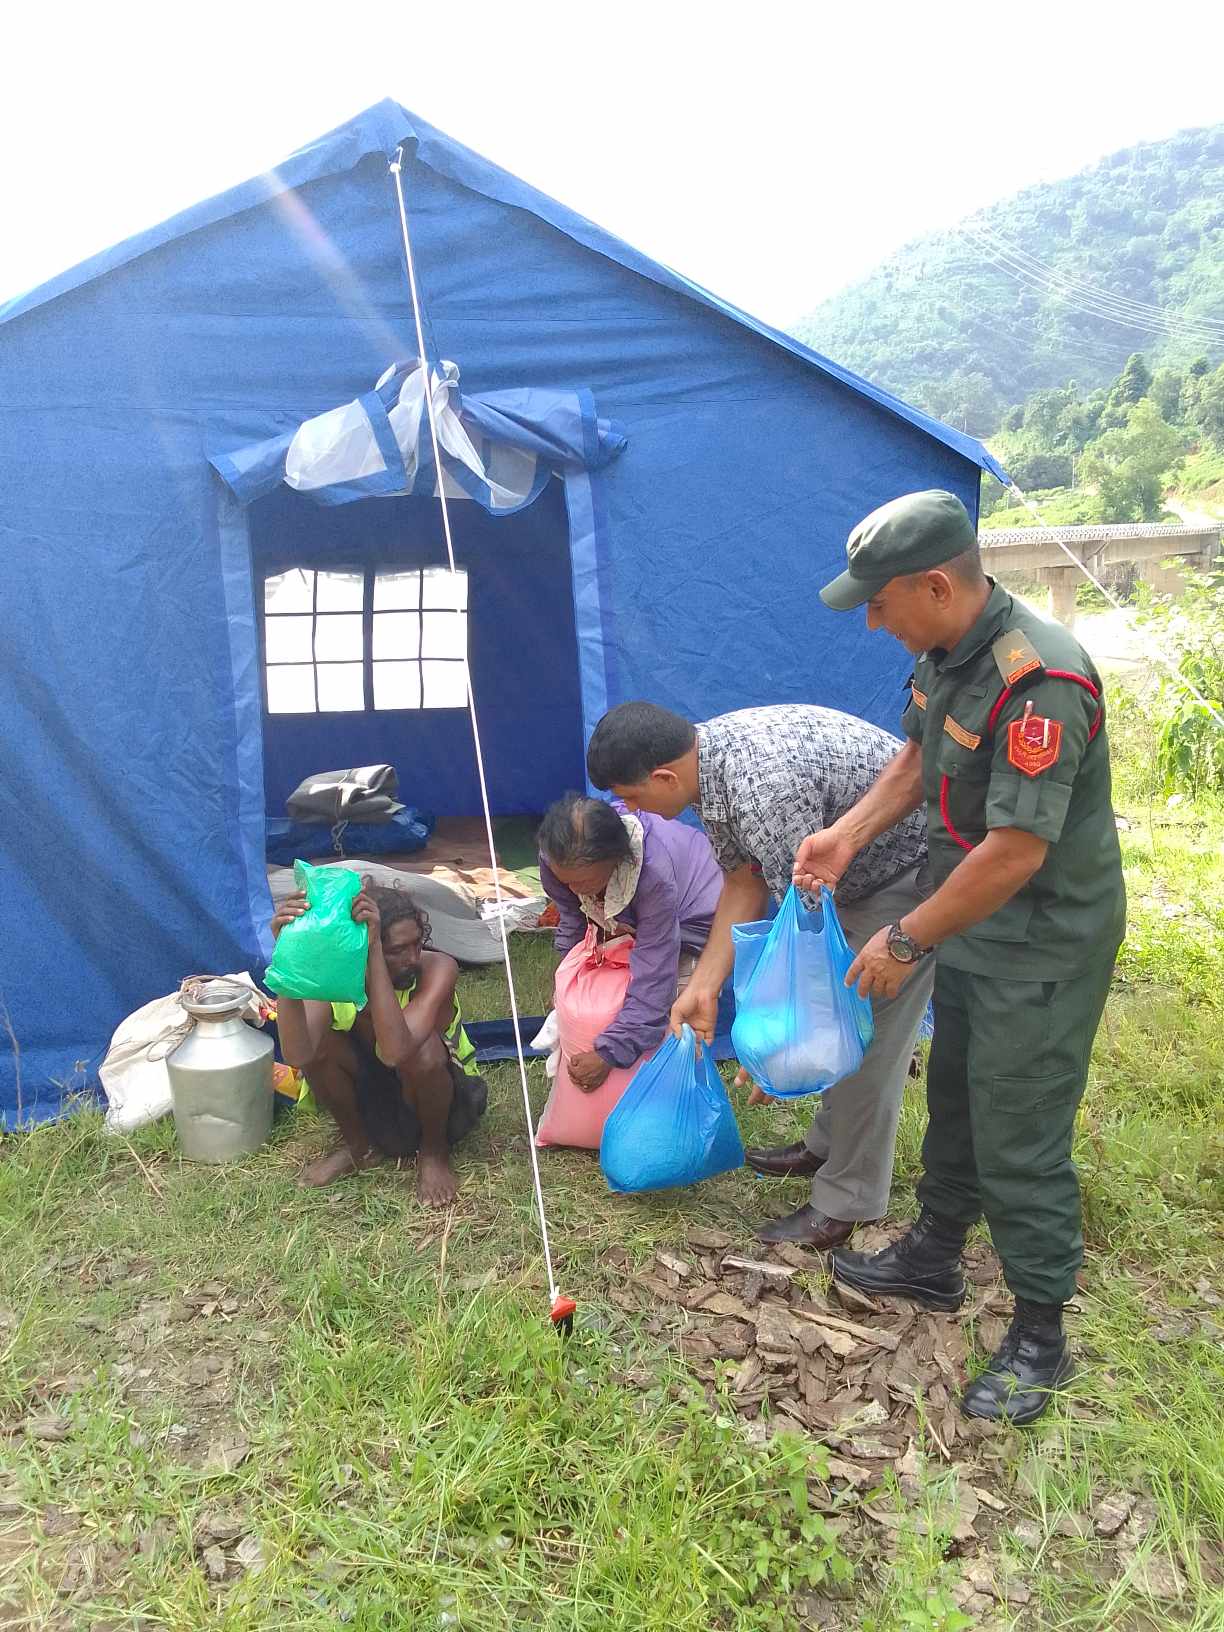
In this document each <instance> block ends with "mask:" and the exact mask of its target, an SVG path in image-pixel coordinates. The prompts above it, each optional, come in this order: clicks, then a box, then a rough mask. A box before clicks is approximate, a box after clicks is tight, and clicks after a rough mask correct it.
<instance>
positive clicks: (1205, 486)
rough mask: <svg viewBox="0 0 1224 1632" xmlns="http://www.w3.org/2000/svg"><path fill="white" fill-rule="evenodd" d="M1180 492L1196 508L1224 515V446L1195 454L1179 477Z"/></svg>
mask: <svg viewBox="0 0 1224 1632" xmlns="http://www.w3.org/2000/svg"><path fill="white" fill-rule="evenodd" d="M1177 486H1178V491H1179V493H1180V494H1181V495H1182V497H1184V498H1186V499H1188V500H1189V502H1190V504H1191V505H1192V506H1193V507H1194V508H1195V509H1196V510H1203V511H1206V512H1207V513H1208V514H1209V515H1216V516H1219V515H1224V449H1220V448H1211V447H1205V448H1200V449H1199V451H1198V452H1197V453H1192V454H1191V455H1190V456H1189V458H1188V459H1187V460H1186V462H1185V464H1184V466H1183V467H1182V470H1181V473H1180V475H1179V476H1178V478H1177Z"/></svg>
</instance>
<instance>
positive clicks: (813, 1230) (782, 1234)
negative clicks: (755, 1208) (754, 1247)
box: [756, 1206, 858, 1252]
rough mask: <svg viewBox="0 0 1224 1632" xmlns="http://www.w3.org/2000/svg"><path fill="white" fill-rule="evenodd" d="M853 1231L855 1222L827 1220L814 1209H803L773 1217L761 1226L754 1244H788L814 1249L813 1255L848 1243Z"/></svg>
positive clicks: (856, 1226)
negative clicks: (784, 1215)
mask: <svg viewBox="0 0 1224 1632" xmlns="http://www.w3.org/2000/svg"><path fill="white" fill-rule="evenodd" d="M857 1228H858V1220H857V1219H851V1221H850V1223H849V1224H847V1223H845V1222H844V1221H843V1220H842V1219H840V1218H830V1217H829V1215H828V1214H827V1213H818V1212H817V1211H816V1209H815V1207H812V1206H807V1207H800V1208H799V1210H798V1211H797V1212H794V1213H787V1215H786V1217H785V1218H774V1219H771V1220H770V1222H769V1223H768V1224H762V1225H761V1227H760V1229H759V1230H758V1231H757V1232H756V1236H757V1240H758V1241H767V1242H769V1243H770V1244H772V1243H774V1242H776V1241H792V1242H794V1244H795V1245H796V1246H798V1247H814V1248H815V1250H816V1251H817V1252H828V1251H829V1250H830V1248H832V1247H840V1246H841V1244H842V1242H843V1241H848V1240H849V1239H850V1237H851V1235H852V1234H853V1233H854V1231H855V1230H856V1229H857Z"/></svg>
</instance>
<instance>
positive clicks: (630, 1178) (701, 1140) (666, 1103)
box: [599, 1026, 744, 1195]
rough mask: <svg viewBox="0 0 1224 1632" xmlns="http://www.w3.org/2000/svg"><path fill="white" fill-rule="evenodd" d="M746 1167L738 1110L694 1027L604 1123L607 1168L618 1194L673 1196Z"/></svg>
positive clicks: (637, 1079) (602, 1157)
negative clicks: (663, 1193)
mask: <svg viewBox="0 0 1224 1632" xmlns="http://www.w3.org/2000/svg"><path fill="white" fill-rule="evenodd" d="M743 1161H744V1147H743V1145H742V1144H741V1143H740V1136H739V1128H738V1127H737V1126H736V1122H735V1112H734V1111H733V1110H732V1109H731V1101H730V1100H729V1099H728V1098H727V1090H726V1089H725V1088H724V1087H723V1085H722V1078H721V1077H720V1076H719V1074H718V1068H717V1067H716V1066H715V1064H714V1056H713V1055H712V1054H711V1052H710V1050H709V1049H708V1048H703V1049H701V1050H700V1051H699V1050H698V1047H697V1039H696V1037H694V1035H693V1033H692V1031H691V1030H690V1029H689V1027H688V1026H685V1027H684V1030H683V1032H682V1034H681V1035H680V1036H679V1037H669V1038H668V1039H667V1041H666V1042H665V1043H664V1044H663V1046H662V1047H661V1048H660V1049H659V1051H658V1053H657V1054H656V1055H655V1056H654V1058H653V1059H649V1060H647V1061H646V1063H645V1065H643V1066H640V1067H639V1068H638V1070H637V1072H636V1073H635V1074H634V1076H633V1077H632V1079H631V1080H630V1083H629V1086H628V1087H627V1088H626V1089H625V1092H624V1093H623V1094H622V1095H621V1098H620V1100H619V1102H618V1103H617V1105H616V1108H615V1110H614V1111H613V1112H612V1114H611V1115H610V1116H609V1118H608V1120H607V1121H606V1122H605V1123H604V1130H603V1139H602V1140H601V1142H600V1146H599V1165H600V1166H601V1167H602V1168H603V1172H604V1178H605V1179H607V1181H608V1185H609V1187H610V1188H611V1189H613V1190H619V1191H620V1192H621V1194H622V1195H625V1194H628V1193H629V1192H631V1191H635V1190H671V1189H675V1188H677V1187H678V1186H680V1185H687V1184H697V1183H699V1182H700V1181H701V1180H702V1179H712V1178H713V1177H714V1175H715V1174H716V1173H727V1172H730V1170H731V1169H732V1168H734V1167H740V1166H742V1165H743Z"/></svg>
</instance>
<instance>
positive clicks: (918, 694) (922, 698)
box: [910, 682, 927, 708]
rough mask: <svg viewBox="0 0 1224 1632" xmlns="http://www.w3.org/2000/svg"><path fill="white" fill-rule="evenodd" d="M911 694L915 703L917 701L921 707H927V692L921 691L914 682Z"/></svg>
mask: <svg viewBox="0 0 1224 1632" xmlns="http://www.w3.org/2000/svg"><path fill="white" fill-rule="evenodd" d="M910 696H911V697H912V698H913V699H914V701H915V703H917V705H918V707H919V708H925V707H926V705H927V694H926V692H925V691H919V690H918V687H917V686H915V685H914V684H913V683H912V682H911V684H910Z"/></svg>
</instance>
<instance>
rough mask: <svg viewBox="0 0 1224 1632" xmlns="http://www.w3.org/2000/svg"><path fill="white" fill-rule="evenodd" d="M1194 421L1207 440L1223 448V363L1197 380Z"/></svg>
mask: <svg viewBox="0 0 1224 1632" xmlns="http://www.w3.org/2000/svg"><path fill="white" fill-rule="evenodd" d="M1194 422H1195V424H1196V425H1197V427H1198V429H1199V430H1200V431H1201V432H1202V433H1203V435H1204V436H1205V437H1206V438H1207V440H1208V441H1209V442H1214V443H1215V445H1216V447H1217V448H1221V449H1224V363H1221V364H1220V366H1219V368H1217V369H1216V371H1215V373H1214V374H1205V375H1204V376H1203V378H1202V379H1201V380H1199V382H1198V400H1197V402H1196V403H1195V412H1194Z"/></svg>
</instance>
